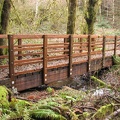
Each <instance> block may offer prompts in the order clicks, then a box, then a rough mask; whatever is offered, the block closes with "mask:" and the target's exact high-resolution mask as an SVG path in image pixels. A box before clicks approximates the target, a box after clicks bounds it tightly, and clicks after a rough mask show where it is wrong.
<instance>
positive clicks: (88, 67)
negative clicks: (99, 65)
mask: <svg viewBox="0 0 120 120" xmlns="http://www.w3.org/2000/svg"><path fill="white" fill-rule="evenodd" d="M90 67H91V35H89V36H88V66H87V70H88V72H90Z"/></svg>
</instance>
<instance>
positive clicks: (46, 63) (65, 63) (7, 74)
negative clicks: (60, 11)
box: [0, 35, 120, 91]
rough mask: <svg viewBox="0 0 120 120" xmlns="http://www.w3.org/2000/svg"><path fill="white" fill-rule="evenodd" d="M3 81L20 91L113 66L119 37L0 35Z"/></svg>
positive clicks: (0, 67) (0, 59)
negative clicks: (1, 41)
mask: <svg viewBox="0 0 120 120" xmlns="http://www.w3.org/2000/svg"><path fill="white" fill-rule="evenodd" d="M0 39H5V40H6V41H7V42H8V43H7V45H6V46H5V45H3V46H0V49H3V50H4V51H6V50H8V54H7V55H1V56H0V61H1V63H0V79H1V80H0V81H4V78H8V80H7V81H9V83H10V84H11V87H12V88H17V90H18V91H21V90H25V89H28V88H33V87H37V86H40V85H43V84H49V83H52V82H54V81H58V80H65V79H67V78H69V77H71V76H77V75H82V74H84V73H87V72H91V71H97V70H99V69H101V68H104V67H109V66H111V65H112V56H113V55H120V36H97V35H0Z"/></svg>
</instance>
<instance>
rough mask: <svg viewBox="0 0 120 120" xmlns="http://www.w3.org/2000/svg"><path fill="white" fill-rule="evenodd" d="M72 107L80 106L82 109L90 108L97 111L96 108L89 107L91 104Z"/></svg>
mask: <svg viewBox="0 0 120 120" xmlns="http://www.w3.org/2000/svg"><path fill="white" fill-rule="evenodd" d="M74 108H78V109H80V108H82V109H92V110H95V111H97V109H96V108H94V107H91V106H80V107H77V106H75V107H74Z"/></svg>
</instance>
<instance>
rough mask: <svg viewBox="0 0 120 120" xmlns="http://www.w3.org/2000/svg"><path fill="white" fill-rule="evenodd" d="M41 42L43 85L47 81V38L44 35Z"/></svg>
mask: <svg viewBox="0 0 120 120" xmlns="http://www.w3.org/2000/svg"><path fill="white" fill-rule="evenodd" d="M43 38H44V40H43V84H44V83H46V81H47V44H48V36H47V35H44V37H43Z"/></svg>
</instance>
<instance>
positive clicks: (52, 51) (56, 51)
mask: <svg viewBox="0 0 120 120" xmlns="http://www.w3.org/2000/svg"><path fill="white" fill-rule="evenodd" d="M60 52H69V49H68V50H67V49H66V50H64V49H63V50H51V51H48V52H47V53H60Z"/></svg>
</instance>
